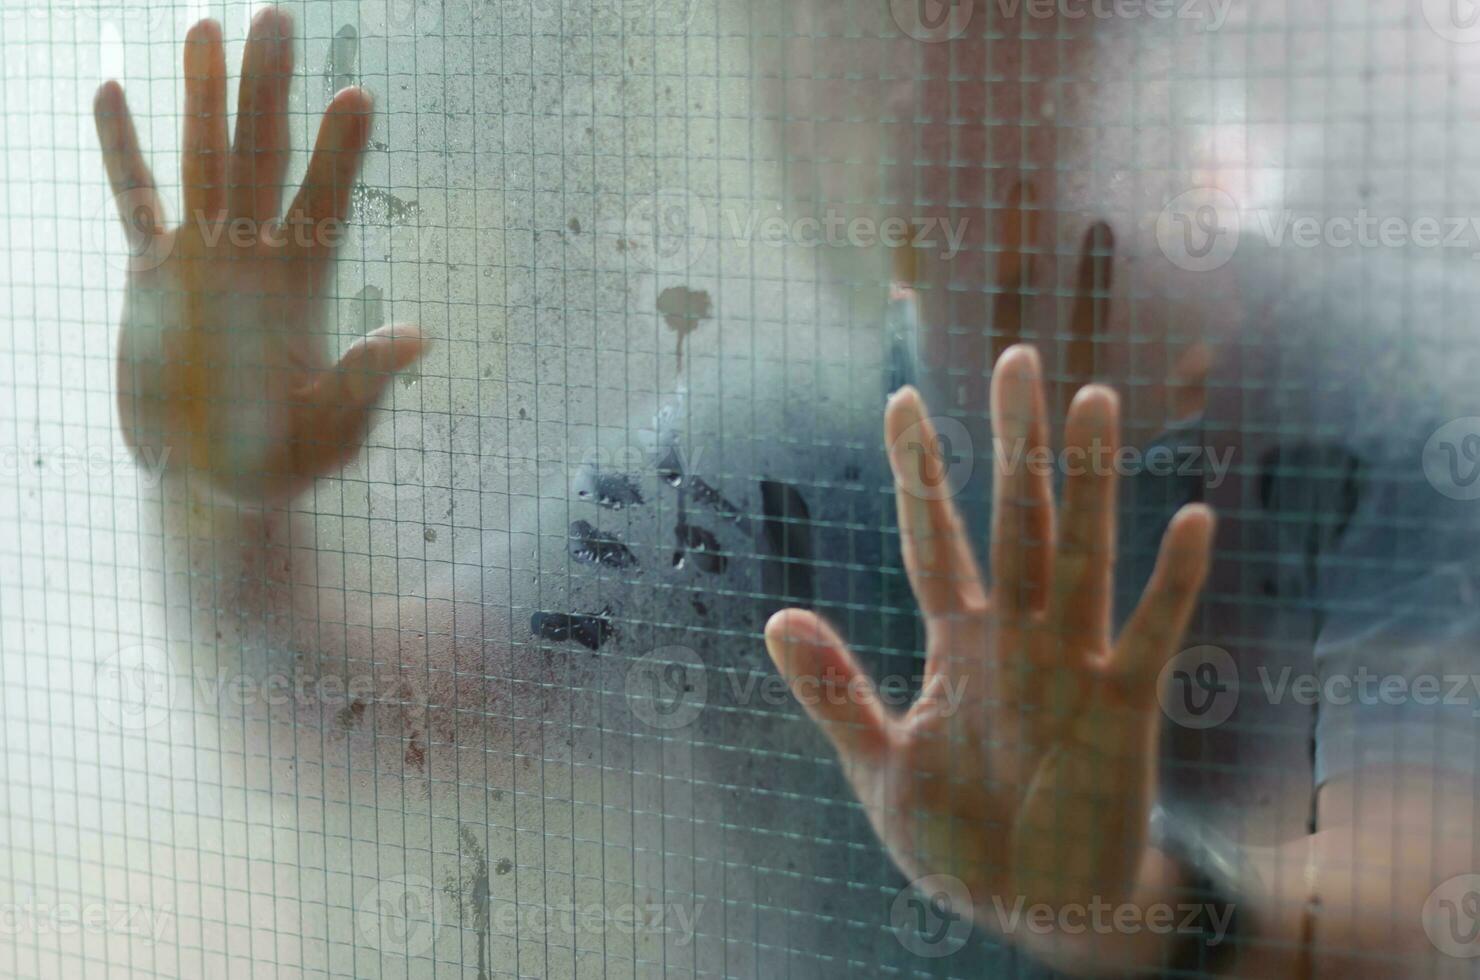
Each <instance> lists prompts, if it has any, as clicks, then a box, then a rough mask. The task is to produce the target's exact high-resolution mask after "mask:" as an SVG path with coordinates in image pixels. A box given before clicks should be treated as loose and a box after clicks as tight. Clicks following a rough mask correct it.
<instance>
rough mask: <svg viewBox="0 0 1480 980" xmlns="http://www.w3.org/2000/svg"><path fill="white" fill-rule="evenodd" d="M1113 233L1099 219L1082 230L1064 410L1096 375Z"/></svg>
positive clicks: (1106, 316) (1107, 302) (1062, 400)
mask: <svg viewBox="0 0 1480 980" xmlns="http://www.w3.org/2000/svg"><path fill="white" fill-rule="evenodd" d="M1114 252H1115V233H1114V232H1112V231H1111V230H1110V226H1109V225H1107V224H1105V223H1104V222H1103V221H1101V222H1097V223H1096V224H1095V225H1094V226H1093V227H1091V228H1090V229H1089V231H1087V232H1085V234H1084V245H1083V248H1082V250H1081V252H1080V257H1079V279H1078V282H1076V283H1075V287H1074V306H1073V308H1072V309H1071V310H1070V313H1069V343H1068V347H1067V349H1066V351H1065V354H1064V367H1065V375H1066V377H1065V382H1064V385H1063V390H1062V391H1061V392H1060V395H1059V401H1058V403H1057V404H1058V405H1059V407H1060V408H1062V409H1064V410H1065V411H1067V410H1068V407H1069V405H1070V404H1072V403H1073V401H1074V396H1075V394H1076V393H1077V392H1078V391H1079V388H1080V387H1081V386H1082V385H1086V384H1089V383H1090V382H1091V381H1093V380H1094V379H1095V378H1096V377H1097V376H1098V375H1097V371H1098V368H1099V364H1098V363H1097V362H1098V344H1099V343H1100V342H1101V340H1102V339H1103V337H1104V335H1105V329H1106V324H1107V323H1108V322H1109V319H1110V285H1111V282H1110V280H1111V275H1112V271H1113V269H1114Z"/></svg>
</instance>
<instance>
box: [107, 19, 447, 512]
mask: <svg viewBox="0 0 1480 980" xmlns="http://www.w3.org/2000/svg"><path fill="white" fill-rule="evenodd" d="M185 75H186V126H185V152H184V154H183V157H184V164H183V175H182V177H183V187H184V198H185V216H184V219H183V221H182V222H181V224H180V225H179V226H178V227H177V228H175V229H173V230H166V229H165V227H164V222H163V219H162V215H163V207H162V204H161V202H160V200H159V195H158V191H157V189H156V186H155V183H154V179H153V177H152V175H151V174H150V173H149V170H148V167H147V166H146V164H145V163H144V160H143V157H142V154H141V152H140V149H139V144H138V138H137V135H136V133H135V130H134V126H133V122H132V119H131V117H130V114H129V111H128V107H127V105H126V104H125V102H124V99H123V92H122V90H121V89H120V88H119V86H118V85H117V84H116V83H111V82H110V83H109V84H107V85H105V86H103V88H102V89H101V90H99V93H98V98H97V104H96V116H97V123H98V134H99V139H100V140H101V142H102V145H103V149H104V157H105V161H106V163H107V166H108V174H109V178H110V181H111V183H112V185H113V189H114V192H115V194H116V195H117V198H118V203H119V208H120V213H121V215H122V216H123V218H124V223H125V227H126V230H127V232H128V234H129V236H130V244H131V249H132V257H131V267H130V273H129V277H128V292H127V296H126V300H125V305H124V314H123V322H122V325H121V330H120V340H119V379H118V380H119V401H120V414H121V417H122V421H123V427H124V434H125V436H126V438H127V439H128V441H129V442H130V444H131V445H133V446H134V447H135V449H137V450H142V451H146V452H149V453H151V454H152V455H153V458H154V459H157V460H168V461H169V463H170V464H171V465H172V466H175V467H177V468H186V469H188V470H190V471H192V472H196V473H200V474H203V475H204V476H206V477H207V479H208V480H209V481H210V483H211V484H212V485H214V486H216V487H218V488H220V489H223V490H225V491H228V492H230V493H232V494H233V495H235V496H238V497H240V498H248V499H256V500H261V501H269V502H270V501H276V500H282V499H286V498H288V497H291V496H293V495H294V494H296V493H298V492H299V491H301V490H303V489H304V488H306V487H307V486H308V485H309V484H310V483H311V482H312V481H313V480H314V479H316V478H317V477H319V476H322V475H325V474H327V473H331V472H333V471H334V470H335V469H337V468H338V467H339V466H341V465H343V464H344V463H345V462H346V461H347V460H348V459H349V458H350V457H352V456H353V455H354V454H355V453H356V452H357V451H358V449H359V445H360V441H361V440H362V438H363V434H364V428H365V425H366V421H367V419H368V415H369V411H370V409H371V408H372V407H373V406H374V404H375V402H376V401H377V400H378V398H379V396H380V394H381V392H382V391H383V389H384V387H385V385H386V384H387V382H388V380H389V378H390V376H391V375H392V374H393V373H394V372H395V371H397V370H400V369H402V368H404V367H406V366H407V365H409V364H410V363H412V362H413V361H414V360H415V359H416V358H417V357H418V356H419V355H420V353H421V349H422V343H421V338H420V334H419V333H418V332H417V331H416V330H415V329H414V328H411V327H398V328H391V327H386V328H382V329H380V330H377V331H375V332H373V333H371V334H370V335H369V336H368V337H367V338H365V340H364V341H362V342H361V343H359V344H358V345H356V346H355V347H354V348H352V349H351V350H350V351H349V352H348V353H347V354H346V355H345V356H344V357H343V358H342V359H341V360H340V361H339V362H338V364H334V363H332V362H331V360H330V358H329V352H328V342H327V339H328V338H327V333H326V330H325V312H326V310H325V296H326V295H327V294H328V292H329V288H328V287H329V286H330V285H331V277H332V275H333V266H334V255H335V251H336V247H337V245H338V243H339V241H340V239H341V238H342V235H343V221H344V218H345V216H346V214H347V212H348V208H349V195H350V190H351V188H352V187H353V184H354V180H355V176H356V174H357V172H358V169H359V161H360V156H361V154H362V152H363V150H364V147H365V143H366V140H367V137H368V133H369V125H370V101H369V97H368V96H367V95H366V94H365V93H364V92H363V91H361V90H359V89H345V90H344V91H343V92H340V93H339V94H338V95H337V96H336V97H335V99H334V101H333V102H332V103H331V105H330V106H329V110H328V112H327V114H326V116H325V120H324V124H323V126H322V127H321V129H320V133H319V138H318V144H317V146H316V147H315V150H314V154H313V158H312V160H311V161H310V164H309V168H308V173H307V175H306V177H305V180H304V184H303V187H302V188H301V189H300V190H299V192H298V194H297V196H296V198H295V200H294V202H293V204H292V206H291V207H290V209H289V211H288V217H287V218H286V219H282V218H279V214H280V207H281V187H282V182H283V179H284V175H285V171H286V167H287V160H288V153H289V146H288V139H287V117H286V111H287V86H288V81H289V79H290V78H291V75H292V25H291V22H290V20H289V19H288V17H287V15H286V14H284V13H282V12H281V11H278V10H276V9H269V10H264V11H263V12H262V13H261V14H259V15H258V16H257V18H256V20H254V22H253V26H252V35H251V38H250V39H249V40H248V43H247V48H246V53H245V56H244V59H243V69H242V83H241V106H240V110H239V112H238V118H237V131H236V138H235V140H234V142H233V143H232V144H231V145H230V146H228V145H227V138H226V106H225V90H226V86H225V63H224V55H223V53H222V47H221V36H220V29H219V27H217V26H216V25H215V24H214V23H211V22H209V21H207V22H202V23H201V24H198V25H197V26H196V27H195V28H194V29H193V30H192V31H191V33H190V36H189V37H188V38H187V42H186V53H185Z"/></svg>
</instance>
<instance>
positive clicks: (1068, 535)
mask: <svg viewBox="0 0 1480 980" xmlns="http://www.w3.org/2000/svg"><path fill="white" fill-rule="evenodd" d="M1119 432H1120V405H1119V400H1118V399H1117V398H1116V396H1115V392H1113V391H1111V390H1110V389H1109V388H1105V387H1103V386H1100V385H1091V386H1089V387H1087V388H1084V389H1082V390H1081V391H1080V392H1079V395H1078V397H1076V398H1075V399H1074V404H1073V405H1071V406H1070V408H1069V419H1068V422H1067V424H1066V425H1065V428H1064V461H1065V466H1066V468H1067V469H1068V471H1069V472H1068V476H1067V477H1066V479H1065V481H1064V503H1063V507H1062V508H1061V510H1060V512H1059V520H1058V535H1059V541H1058V552H1057V554H1055V556H1054V560H1053V595H1052V597H1051V598H1050V600H1049V601H1050V614H1049V621H1050V622H1051V623H1053V624H1054V629H1055V630H1056V631H1058V632H1059V634H1060V636H1061V638H1062V641H1063V645H1064V650H1065V653H1066V655H1067V657H1068V659H1069V662H1074V659H1075V658H1076V657H1081V656H1083V655H1084V654H1087V653H1091V652H1093V653H1100V652H1103V650H1104V649H1105V643H1106V640H1107V639H1108V637H1109V635H1110V590H1111V586H1112V584H1113V571H1112V570H1113V568H1114V563H1115V515H1116V510H1115V491H1116V486H1117V482H1118V481H1117V479H1116V475H1115V470H1114V467H1113V466H1112V465H1111V463H1112V462H1113V461H1114V459H1115V454H1116V453H1117V452H1118V451H1119V449H1120V441H1119Z"/></svg>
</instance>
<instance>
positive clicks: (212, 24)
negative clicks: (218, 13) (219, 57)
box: [185, 17, 221, 44]
mask: <svg viewBox="0 0 1480 980" xmlns="http://www.w3.org/2000/svg"><path fill="white" fill-rule="evenodd" d="M185 43H186V44H220V43H221V25H220V23H219V22H217V21H216V20H215V19H213V18H210V17H207V18H206V19H204V20H199V21H196V22H195V24H194V26H192V27H191V28H190V30H189V31H188V32H187V33H186V34H185Z"/></svg>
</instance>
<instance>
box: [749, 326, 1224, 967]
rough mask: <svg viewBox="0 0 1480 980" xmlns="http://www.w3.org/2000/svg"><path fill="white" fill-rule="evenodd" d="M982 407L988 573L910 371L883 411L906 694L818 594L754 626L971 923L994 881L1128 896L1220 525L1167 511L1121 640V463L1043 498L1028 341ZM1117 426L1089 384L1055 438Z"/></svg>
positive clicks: (1013, 891) (897, 840) (909, 856)
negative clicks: (812, 602) (1176, 667)
mask: <svg viewBox="0 0 1480 980" xmlns="http://www.w3.org/2000/svg"><path fill="white" fill-rule="evenodd" d="M992 421H993V432H994V435H995V437H996V438H997V439H998V440H1001V444H1002V445H1004V446H1005V447H1007V448H1006V451H1005V452H997V453H994V454H993V455H994V459H995V460H996V481H995V486H994V497H995V501H994V505H993V511H994V513H993V522H994V523H993V532H992V553H991V568H992V581H993V585H992V587H991V588H990V590H988V588H987V587H985V586H984V585H983V583H982V577H981V574H980V572H979V569H978V567H977V565H976V561H975V558H974V557H973V554H972V549H971V546H970V544H969V542H968V541H967V539H966V537H965V531H964V526H963V523H962V520H961V517H960V515H959V514H958V513H957V511H956V508H955V506H954V504H953V503H952V502H951V501H950V500H949V499H948V494H947V493H944V492H942V491H941V488H942V487H943V486H945V480H944V474H943V473H942V472H941V464H940V461H941V459H942V456H941V454H940V446H939V443H938V438H937V436H936V433H935V429H934V427H933V425H932V424H931V422H930V420H929V419H928V418H926V412H925V407H924V405H923V403H922V402H921V399H920V397H919V395H918V394H916V392H915V391H914V390H913V389H908V388H906V389H904V390H902V391H901V392H899V393H898V394H897V395H896V396H895V397H894V398H893V399H891V401H890V403H889V406H888V409H887V411H886V415H885V436H886V440H887V443H888V445H889V451H890V462H891V465H892V467H893V470H894V474H895V481H896V498H897V502H898V510H899V525H900V535H901V538H902V544H903V551H904V560H905V567H906V570H907V571H908V573H909V577H910V581H911V584H912V587H913V589H914V592H915V595H916V597H917V599H918V600H919V602H920V606H921V609H922V612H923V614H924V617H925V623H926V636H927V640H926V660H925V680H924V684H923V687H922V691H921V695H920V698H919V699H918V701H917V702H916V703H915V704H914V705H913V706H912V707H911V709H910V710H909V711H908V712H907V713H905V714H904V715H903V716H902V717H899V716H895V715H893V714H891V713H890V712H889V711H887V710H886V708H885V707H884V705H883V704H882V703H881V700H880V698H879V695H878V692H877V691H876V689H875V688H874V686H873V684H872V682H871V681H870V680H869V679H868V678H867V677H866V676H864V675H863V674H862V672H861V669H860V667H859V665H858V663H857V661H856V660H855V659H854V657H853V655H852V654H851V653H850V652H849V650H848V649H847V647H846V646H845V644H844V642H843V641H842V640H841V639H840V638H839V637H838V635H837V634H836V633H835V632H834V631H833V630H832V629H831V628H830V627H829V626H828V625H827V624H826V623H824V622H823V621H822V620H821V619H820V618H818V617H817V616H815V615H814V614H812V613H810V612H805V611H800V610H788V611H784V612H781V613H778V614H777V615H776V616H775V617H773V618H772V619H771V621H770V622H769V623H768V624H767V627H766V643H767V646H768V648H769V650H770V652H771V656H772V658H773V659H774V660H775V662H776V665H777V667H778V669H779V670H780V671H781V673H782V674H783V675H784V676H785V677H786V678H787V680H788V682H789V683H790V684H791V686H792V689H793V691H795V692H797V694H798V697H799V699H801V700H802V701H803V703H804V704H805V705H806V707H807V710H808V712H809V714H811V715H812V717H813V719H814V720H815V721H816V722H817V723H818V724H819V725H820V726H821V727H822V729H823V730H824V731H825V732H826V734H827V735H828V737H829V738H830V739H831V741H832V742H833V745H834V746H835V748H836V749H837V751H838V754H839V756H840V758H841V762H842V766H843V769H844V772H845V773H846V775H847V778H848V779H849V781H850V783H851V784H852V786H853V788H854V790H855V791H856V792H857V794H858V797H859V800H860V801H861V802H862V804H863V807H864V809H865V811H866V812H867V814H868V817H869V820H870V821H871V823H872V825H873V827H874V829H875V831H876V832H877V833H878V835H879V838H880V839H881V840H882V841H883V843H884V845H885V846H886V847H887V848H888V850H889V852H890V854H891V855H892V856H893V857H894V859H895V861H896V862H897V863H898V864H899V866H900V868H901V869H902V870H903V871H904V872H905V874H906V875H908V876H909V877H911V878H912V879H913V878H918V877H921V876H926V875H950V876H953V877H955V878H957V879H959V880H960V881H961V882H962V883H964V885H965V886H966V889H967V890H968V891H969V892H970V896H971V904H972V906H973V909H972V911H974V912H975V914H976V916H977V921H978V922H979V923H980V924H982V925H984V926H986V925H989V924H991V922H992V917H991V915H990V913H991V911H992V910H993V908H994V907H996V903H997V902H998V901H999V900H1000V901H1001V902H1002V903H1005V905H1006V907H1007V908H1009V909H1010V908H1012V907H1014V906H1017V905H1018V904H1019V902H1020V901H1021V902H1024V903H1026V904H1027V905H1029V906H1033V905H1046V906H1048V907H1050V908H1053V909H1062V908H1064V907H1065V906H1066V905H1069V904H1077V905H1080V906H1081V907H1082V906H1083V905H1085V904H1087V903H1089V902H1092V901H1105V902H1110V903H1116V902H1122V901H1131V900H1133V899H1134V897H1135V896H1136V895H1137V893H1138V892H1137V890H1138V886H1139V879H1140V876H1141V874H1142V863H1143V860H1144V859H1145V858H1146V856H1147V847H1146V843H1147V842H1146V827H1147V818H1148V814H1149V810H1150V807H1151V805H1152V802H1153V797H1154V793H1155V761H1156V758H1157V753H1156V742H1157V737H1158V729H1159V720H1160V715H1159V712H1158V709H1157V698H1156V684H1157V678H1158V675H1159V673H1160V671H1161V668H1162V666H1163V665H1164V664H1165V663H1166V662H1167V661H1168V660H1169V659H1170V658H1171V657H1172V656H1173V655H1174V654H1175V653H1176V647H1177V643H1178V641H1179V639H1180V638H1181V636H1182V633H1183V631H1184V629H1185V627H1186V624H1187V621H1188V619H1189V617H1190V616H1191V613H1192V610H1193V607H1194V604H1195V601H1196V598H1197V596H1198V593H1199V591H1200V589H1201V587H1202V582H1203V579H1204V577H1205V575H1206V570H1207V564H1208V556H1209V551H1210V548H1211V541H1212V536H1213V527H1214V520H1213V515H1212V513H1211V511H1209V510H1208V509H1207V508H1206V507H1203V506H1197V505H1194V506H1191V507H1188V508H1186V509H1184V510H1183V511H1182V512H1181V513H1179V514H1178V515H1177V516H1176V517H1175V518H1174V519H1173V521H1172V522H1171V525H1170V527H1169V528H1168V530H1167V532H1166V534H1165V537H1164V539H1163V542H1162V547H1161V554H1160V557H1159V560H1158V564H1157V568H1156V571H1155V573H1154V575H1153V577H1152V579H1151V581H1150V583H1149V585H1148V586H1147V589H1146V592H1145V594H1144V596H1143V597H1142V600H1141V603H1140V605H1139V607H1138V608H1137V610H1136V612H1135V613H1134V615H1133V616H1132V617H1131V619H1130V620H1129V622H1128V623H1127V624H1126V626H1125V628H1124V629H1123V631H1122V632H1121V635H1120V637H1119V639H1118V640H1112V637H1111V622H1110V618H1111V598H1112V575H1113V565H1114V559H1115V540H1116V539H1115V514H1116V507H1115V497H1116V476H1115V474H1114V472H1113V471H1111V468H1108V467H1103V466H1100V467H1096V466H1078V467H1073V468H1071V469H1070V472H1069V474H1068V477H1067V481H1066V484H1065V488H1064V495H1063V496H1064V499H1063V506H1062V512H1061V513H1060V514H1058V515H1057V516H1056V514H1055V505H1054V499H1053V492H1052V488H1051V485H1050V479H1049V475H1048V474H1047V472H1045V469H1044V468H1043V467H1033V466H1027V465H1023V463H1022V462H1021V461H1022V460H1027V459H1031V458H1032V454H1033V453H1034V452H1035V450H1038V449H1039V448H1040V447H1044V446H1045V444H1046V442H1047V420H1046V410H1045V405H1044V393H1043V380H1042V372H1041V367H1040V364H1039V358H1038V355H1037V353H1036V351H1034V350H1033V349H1032V348H1029V347H1024V346H1018V347H1014V348H1011V349H1010V350H1008V351H1007V352H1006V353H1005V354H1004V355H1003V357H1002V358H1001V360H1000V361H999V362H998V364H997V368H996V371H995V372H994V374H993V378H992ZM1119 428H1120V420H1119V405H1118V401H1117V398H1116V395H1115V394H1114V392H1113V391H1111V390H1109V389H1108V388H1105V387H1101V386H1089V387H1086V388H1084V389H1083V390H1081V391H1080V393H1079V395H1078V396H1077V397H1076V398H1075V399H1074V402H1073V405H1072V406H1071V408H1070V412H1069V417H1068V421H1067V425H1066V432H1065V443H1066V450H1065V454H1064V456H1063V457H1062V458H1064V459H1066V460H1069V459H1073V458H1076V457H1077V458H1079V459H1081V460H1087V459H1093V458H1095V457H1093V456H1091V455H1090V450H1091V449H1092V447H1097V446H1098V447H1102V448H1103V451H1102V452H1101V453H1100V455H1099V458H1100V459H1102V460H1111V459H1114V457H1115V450H1116V449H1117V448H1118V447H1117V441H1118V437H1119ZM1019 448H1021V450H1022V452H1019V451H1018V450H1019ZM1081 454H1082V455H1081ZM1014 461H1016V464H1015V465H1014ZM803 692H814V694H813V696H807V695H805V694H804V693H803ZM817 692H821V693H817ZM961 911H963V912H964V911H967V910H961ZM1013 938H1018V939H1021V940H1023V941H1025V942H1028V943H1031V942H1032V940H1033V939H1034V938H1035V937H1033V936H1027V935H1024V936H1019V937H1013ZM1090 938H1094V937H1090ZM1064 940H1065V937H1063V936H1056V937H1054V944H1057V945H1062V944H1063V943H1064ZM1058 952H1061V950H1060V951H1058Z"/></svg>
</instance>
